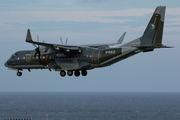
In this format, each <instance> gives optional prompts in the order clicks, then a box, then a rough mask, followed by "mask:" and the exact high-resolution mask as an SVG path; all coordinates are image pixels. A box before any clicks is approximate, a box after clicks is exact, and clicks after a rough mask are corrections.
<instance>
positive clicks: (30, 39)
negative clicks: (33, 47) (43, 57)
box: [26, 29, 32, 42]
mask: <svg viewBox="0 0 180 120" xmlns="http://www.w3.org/2000/svg"><path fill="white" fill-rule="evenodd" d="M26 42H32V38H31V32H30V29H28V30H27V35H26Z"/></svg>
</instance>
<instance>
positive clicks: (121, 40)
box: [117, 32, 126, 44]
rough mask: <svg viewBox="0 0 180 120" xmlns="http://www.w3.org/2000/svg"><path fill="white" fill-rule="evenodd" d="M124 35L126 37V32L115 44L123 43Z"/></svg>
mask: <svg viewBox="0 0 180 120" xmlns="http://www.w3.org/2000/svg"><path fill="white" fill-rule="evenodd" d="M125 35H126V32H124V34H123V35H122V36H121V37H120V38H119V40H118V41H117V44H121V43H122V42H123V40H124V37H125Z"/></svg>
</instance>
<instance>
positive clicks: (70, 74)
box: [60, 70, 87, 77]
mask: <svg viewBox="0 0 180 120" xmlns="http://www.w3.org/2000/svg"><path fill="white" fill-rule="evenodd" d="M60 75H61V76H62V77H65V76H66V72H65V71H64V70H62V71H61V72H60ZM67 75H68V76H72V75H73V71H72V70H68V71H67ZM74 75H75V76H76V77H79V76H80V72H79V70H76V71H74ZM81 75H82V76H86V75H87V70H82V71H81Z"/></svg>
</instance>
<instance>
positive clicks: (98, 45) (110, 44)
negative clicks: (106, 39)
mask: <svg viewBox="0 0 180 120" xmlns="http://www.w3.org/2000/svg"><path fill="white" fill-rule="evenodd" d="M125 35H126V32H124V34H123V35H122V36H121V37H120V38H119V39H118V41H117V42H116V43H109V44H92V45H83V46H88V47H93V48H108V47H109V46H113V45H117V44H121V43H122V42H123V40H124V37H125Z"/></svg>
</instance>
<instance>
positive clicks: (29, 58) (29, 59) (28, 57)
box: [26, 54, 31, 62]
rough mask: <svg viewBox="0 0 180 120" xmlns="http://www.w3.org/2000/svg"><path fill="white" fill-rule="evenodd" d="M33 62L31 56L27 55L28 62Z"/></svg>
mask: <svg viewBox="0 0 180 120" xmlns="http://www.w3.org/2000/svg"><path fill="white" fill-rule="evenodd" d="M30 61H31V54H27V55H26V62H30Z"/></svg>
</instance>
